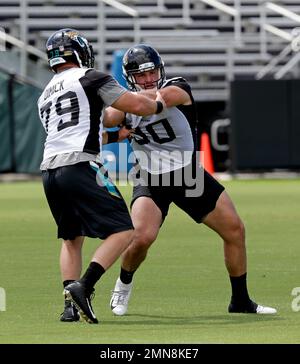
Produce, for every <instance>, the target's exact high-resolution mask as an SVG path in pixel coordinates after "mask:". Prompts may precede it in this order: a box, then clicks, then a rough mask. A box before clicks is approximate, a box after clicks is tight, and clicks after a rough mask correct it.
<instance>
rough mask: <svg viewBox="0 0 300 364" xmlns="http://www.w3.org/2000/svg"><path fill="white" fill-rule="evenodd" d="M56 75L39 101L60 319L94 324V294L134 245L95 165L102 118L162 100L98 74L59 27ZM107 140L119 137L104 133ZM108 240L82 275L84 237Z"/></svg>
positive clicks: (120, 203) (52, 53) (88, 54)
mask: <svg viewBox="0 0 300 364" xmlns="http://www.w3.org/2000/svg"><path fill="white" fill-rule="evenodd" d="M46 48H47V55H48V60H49V65H50V68H51V69H52V70H53V72H54V75H53V78H52V79H51V81H50V82H49V83H48V85H47V86H46V87H45V89H44V91H43V93H42V95H41V96H40V98H39V100H38V109H39V115H40V119H41V122H42V124H43V126H44V128H45V131H46V134H47V137H46V142H45V148H44V156H43V161H42V164H41V170H42V177H43V185H44V190H45V194H46V197H47V201H48V204H49V207H50V209H51V212H52V214H53V217H54V219H55V222H56V224H57V227H58V238H62V239H63V243H62V248H61V254H60V268H61V276H62V281H63V285H64V294H65V309H64V312H63V314H62V315H61V318H60V319H61V321H66V322H72V321H78V320H79V314H78V312H79V313H80V314H81V317H82V318H83V319H84V320H85V321H87V322H89V323H97V322H98V320H97V318H96V316H95V314H94V312H93V309H92V306H91V301H90V296H91V293H92V292H93V291H94V285H95V283H96V282H97V281H98V280H99V279H100V277H101V276H102V274H103V273H104V272H105V271H106V270H107V269H108V268H109V267H110V266H111V265H112V264H113V263H114V262H115V260H116V259H117V258H118V257H119V256H120V254H121V253H122V252H123V251H124V250H125V249H126V248H127V247H128V245H129V244H130V242H131V240H132V232H133V226H132V221H131V218H130V215H129V213H128V210H127V207H126V204H125V202H124V200H123V198H122V196H121V194H120V192H119V191H118V189H117V188H116V186H115V185H114V184H113V183H112V181H111V180H110V178H109V177H108V175H107V172H106V171H105V170H104V168H103V166H102V165H101V163H100V162H99V160H98V155H99V153H100V151H101V144H102V122H101V119H100V117H101V113H102V109H103V108H104V106H107V105H112V106H113V107H114V108H116V109H118V110H122V112H130V113H135V114H138V115H152V114H153V113H160V112H162V111H163V109H164V102H163V100H162V99H161V98H160V95H159V94H158V95H157V98H156V100H154V99H153V98H147V97H146V96H144V95H142V94H136V93H133V92H131V91H128V90H127V89H125V88H124V87H122V86H120V85H119V84H118V83H117V81H116V80H115V79H113V78H112V77H111V76H110V75H108V74H105V73H102V72H99V71H96V70H95V69H94V68H93V67H94V55H93V49H92V46H91V45H90V44H89V43H88V41H87V40H86V39H85V38H84V37H83V36H82V35H81V34H80V33H79V32H78V31H76V30H74V29H61V30H59V31H57V32H55V33H54V34H52V35H51V36H50V38H49V39H48V41H47V44H46ZM104 137H105V139H106V140H107V141H108V142H111V141H116V140H117V137H116V136H115V135H114V134H111V135H110V134H106V133H104ZM85 236H88V237H91V238H100V239H103V240H104V241H103V243H102V244H101V245H100V246H99V247H98V248H97V250H96V251H95V253H94V256H93V258H92V260H91V263H90V265H89V267H88V269H87V271H86V272H85V274H84V275H83V276H82V277H81V279H79V278H80V275H81V264H82V257H81V249H82V245H83V242H84V237H85Z"/></svg>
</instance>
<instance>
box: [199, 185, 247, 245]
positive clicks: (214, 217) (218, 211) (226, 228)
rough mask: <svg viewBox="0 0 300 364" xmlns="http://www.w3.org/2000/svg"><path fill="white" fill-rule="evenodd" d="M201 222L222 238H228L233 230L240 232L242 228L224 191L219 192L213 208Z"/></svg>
mask: <svg viewBox="0 0 300 364" xmlns="http://www.w3.org/2000/svg"><path fill="white" fill-rule="evenodd" d="M203 223H204V224H205V225H207V226H208V227H209V228H211V229H213V230H215V231H216V232H217V233H218V234H219V235H221V236H222V237H223V238H224V239H229V238H230V236H232V234H233V232H235V231H236V232H237V233H239V234H240V233H242V232H243V229H244V228H243V223H242V221H241V219H240V217H239V215H238V213H237V211H236V209H235V206H234V204H233V202H232V200H231V198H230V197H229V195H228V194H227V192H226V191H223V192H222V193H221V195H220V197H219V199H218V201H217V203H216V207H215V209H214V210H213V211H211V212H210V213H209V214H208V215H207V216H206V217H205V218H204V219H203Z"/></svg>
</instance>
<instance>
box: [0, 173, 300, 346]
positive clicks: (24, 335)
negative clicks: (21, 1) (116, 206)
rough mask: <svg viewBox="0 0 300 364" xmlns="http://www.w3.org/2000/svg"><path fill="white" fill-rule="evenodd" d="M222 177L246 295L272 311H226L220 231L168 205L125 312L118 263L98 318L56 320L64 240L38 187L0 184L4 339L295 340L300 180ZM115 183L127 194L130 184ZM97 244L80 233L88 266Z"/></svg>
mask: <svg viewBox="0 0 300 364" xmlns="http://www.w3.org/2000/svg"><path fill="white" fill-rule="evenodd" d="M224 184H225V185H226V187H227V190H228V191H229V193H230V194H231V196H232V198H233V200H234V201H235V203H236V206H237V209H238V211H239V213H240V215H241V216H242V218H243V220H244V222H245V224H246V228H247V236H248V238H247V245H248V282H249V290H250V293H251V296H252V297H253V298H254V299H255V300H256V301H257V302H258V303H263V304H268V305H270V306H274V307H277V309H278V311H279V313H278V314H277V315H276V316H273V317H267V316H259V315H242V314H235V315H229V314H228V313H227V305H228V302H229V298H230V284H229V280H228V278H227V273H226V270H225V267H224V264H223V249H222V243H221V241H220V239H219V237H218V236H217V235H216V234H215V233H213V232H211V231H210V230H209V229H207V228H206V227H205V226H202V225H200V226H198V225H197V224H196V223H194V222H193V221H192V220H191V219H189V218H188V217H187V216H185V215H184V213H182V212H181V211H180V210H179V209H177V207H173V208H172V209H171V211H170V214H169V218H168V219H167V220H166V222H165V224H164V225H163V227H162V229H161V233H160V235H159V237H158V240H157V241H156V243H155V244H154V245H153V247H152V249H151V250H150V252H149V256H148V259H147V261H146V262H145V263H144V265H143V266H142V267H141V269H140V270H139V272H138V273H137V274H136V277H135V287H134V291H133V295H132V299H131V302H130V309H129V313H128V315H126V316H124V317H114V316H113V315H112V313H111V311H110V308H109V300H110V291H111V289H112V288H113V286H114V282H115V279H116V277H117V274H118V272H119V263H117V264H115V265H114V266H113V267H112V268H111V269H110V270H109V271H108V272H107V273H106V274H105V275H104V276H103V278H102V279H101V282H100V283H98V284H97V286H96V297H95V299H94V301H93V307H94V309H95V312H96V314H97V317H98V319H99V320H100V324H99V325H89V324H85V323H61V322H59V320H58V318H59V315H60V313H61V311H62V307H63V297H62V287H61V283H60V274H59V266H58V257H59V250H60V242H59V241H58V240H57V239H56V228H55V225H54V222H53V219H52V216H51V215H50V211H49V209H48V206H47V204H46V200H45V198H44V195H43V191H42V185H41V183H40V182H39V181H37V182H18V183H1V184H0V255H1V260H0V267H1V268H0V287H3V288H4V289H5V292H6V311H2V312H0V343H98V344H101V343H106V344H107V343H128V344H131V343H133V344H135V343H300V335H299V327H300V311H299V312H295V311H293V310H292V307H291V304H292V300H293V299H294V298H295V297H293V296H292V295H291V292H292V289H293V288H294V287H298V286H299V287H300V264H299V260H300V238H299V236H300V224H299V221H300V181H299V180H290V181H285V180H284V181H279V180H274V181H231V182H226V183H224ZM121 190H122V192H123V194H124V197H126V200H127V202H129V199H130V187H122V188H121ZM97 243H98V242H97V241H96V240H92V239H88V240H87V241H86V244H85V248H84V259H85V262H84V267H86V266H87V264H88V261H89V258H90V256H91V255H92V252H93V251H94V249H95V247H96V245H97ZM299 294H300V293H299ZM297 302H298V301H295V308H296V309H297V308H298V306H299V309H300V304H299V303H298V304H297ZM0 307H1V305H0Z"/></svg>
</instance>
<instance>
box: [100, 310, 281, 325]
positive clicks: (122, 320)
mask: <svg viewBox="0 0 300 364" xmlns="http://www.w3.org/2000/svg"><path fill="white" fill-rule="evenodd" d="M282 320H285V318H283V317H280V316H278V315H256V314H227V315H223V314H222V315H209V314H208V315H201V316H164V315H144V314H138V313H137V314H134V313H133V314H127V315H125V316H122V317H120V316H118V317H117V316H115V317H114V319H113V320H103V321H102V322H101V323H102V324H104V325H122V324H124V325H128V324H133V325H199V324H208V323H209V324H215V325H232V324H236V325H240V324H245V323H246V324H248V323H256V322H263V321H264V322H269V321H282Z"/></svg>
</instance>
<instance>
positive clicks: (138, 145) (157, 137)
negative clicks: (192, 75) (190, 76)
mask: <svg viewBox="0 0 300 364" xmlns="http://www.w3.org/2000/svg"><path fill="white" fill-rule="evenodd" d="M170 85H173V86H178V87H180V88H182V89H183V90H185V91H186V92H187V93H188V94H189V95H190V97H191V100H192V104H191V105H186V106H185V105H178V106H176V107H175V106H174V107H170V108H167V109H165V110H164V111H163V112H161V113H160V114H156V115H151V116H144V117H142V116H136V115H132V114H127V115H126V124H128V125H130V126H131V127H132V128H134V129H135V131H134V135H133V138H132V142H131V145H132V148H133V150H134V153H135V156H136V158H137V159H138V161H139V164H140V166H141V168H142V169H144V170H146V171H147V172H149V173H151V174H161V173H167V172H170V171H174V170H176V169H179V168H182V167H185V166H186V165H188V164H189V163H190V162H191V159H192V155H193V153H194V152H195V150H196V145H195V144H196V143H195V134H196V123H197V116H196V109H195V104H194V100H193V96H192V94H191V89H190V87H189V85H188V83H187V82H186V81H185V80H184V79H183V78H174V79H171V80H168V81H167V82H166V83H165V85H164V87H166V86H170Z"/></svg>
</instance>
